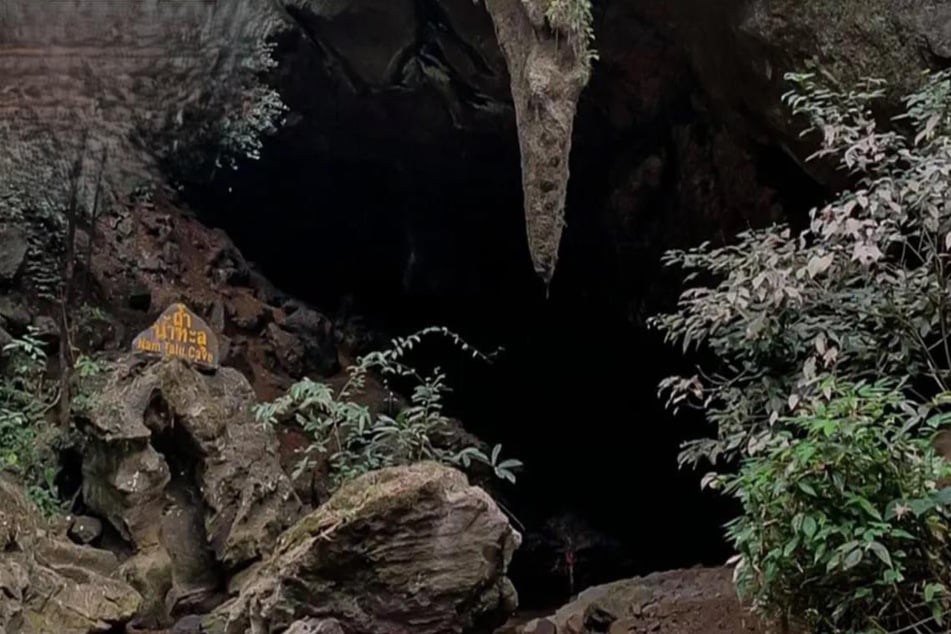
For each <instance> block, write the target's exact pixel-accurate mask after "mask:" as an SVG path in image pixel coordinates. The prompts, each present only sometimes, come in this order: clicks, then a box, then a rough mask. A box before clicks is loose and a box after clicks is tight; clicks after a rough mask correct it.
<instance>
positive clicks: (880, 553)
mask: <svg viewBox="0 0 951 634" xmlns="http://www.w3.org/2000/svg"><path fill="white" fill-rule="evenodd" d="M868 548H869V550H871V551H872V552H873V553H874V554H875V556H876V557H878V558H879V559H880V560H882V563H884V564H885V565H886V566H888V567H889V568H891V567H892V557H891V555H890V554H889V553H888V549H887V548H885V546H884V545H882V544H881V543H879V542H872V543H870V544H869V545H868Z"/></svg>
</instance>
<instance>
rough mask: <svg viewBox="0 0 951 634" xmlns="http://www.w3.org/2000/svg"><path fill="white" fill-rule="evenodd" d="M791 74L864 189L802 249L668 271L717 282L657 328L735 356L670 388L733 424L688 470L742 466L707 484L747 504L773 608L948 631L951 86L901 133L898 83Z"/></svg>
mask: <svg viewBox="0 0 951 634" xmlns="http://www.w3.org/2000/svg"><path fill="white" fill-rule="evenodd" d="M788 78H789V79H790V80H791V81H792V83H793V85H794V88H793V90H791V91H790V92H789V93H787V94H786V95H785V97H784V100H785V102H786V103H787V104H788V105H789V106H790V108H791V110H792V113H793V114H794V115H795V116H799V117H804V118H805V120H806V121H807V122H808V123H809V126H808V130H807V132H806V134H810V135H814V136H815V137H816V138H817V140H818V143H819V145H820V149H819V150H818V151H817V152H816V153H815V155H814V156H813V157H812V158H813V159H815V158H821V159H823V160H827V159H830V158H835V159H837V160H838V162H839V165H840V166H841V168H842V169H843V171H844V172H846V174H847V179H848V182H850V183H851V185H850V187H849V188H847V189H846V190H845V191H843V192H842V193H840V194H838V195H837V196H836V197H835V198H834V199H833V200H832V201H831V202H829V203H828V204H826V205H824V206H823V207H821V208H819V209H815V210H813V212H812V213H811V215H810V223H809V227H808V229H806V230H805V231H803V232H802V233H801V234H799V235H796V234H794V233H793V232H792V231H791V229H790V228H789V227H788V226H771V227H767V228H763V229H754V230H750V231H747V232H745V233H743V234H741V235H740V236H739V238H738V241H737V242H736V243H735V244H731V245H728V246H724V247H718V248H711V246H710V245H709V244H705V245H701V246H700V247H698V248H695V249H690V250H685V251H674V252H671V253H669V254H668V255H667V258H666V261H667V262H668V263H669V264H672V265H679V266H681V267H683V268H684V269H686V270H687V271H688V280H691V281H694V282H697V281H699V282H700V284H698V285H697V286H695V287H694V288H690V289H688V290H687V291H685V292H684V293H683V294H682V295H681V297H680V300H679V303H678V306H677V310H676V311H675V312H673V313H671V314H667V315H661V316H659V317H658V318H656V319H655V320H654V321H653V324H654V325H655V326H657V327H659V328H660V329H661V330H662V331H663V332H664V333H665V336H666V338H667V340H668V341H671V342H675V343H678V344H680V345H682V347H683V349H684V350H688V349H691V348H695V349H697V350H701V351H703V352H705V353H707V354H709V355H711V356H713V357H714V358H715V364H714V365H713V366H712V367H706V368H704V369H701V370H699V371H698V373H697V374H696V375H694V376H676V377H671V378H668V379H666V380H665V381H663V382H662V384H661V391H662V393H664V394H666V395H667V402H668V405H669V406H671V407H673V408H674V409H677V408H679V407H682V406H692V407H698V408H700V409H701V410H703V411H704V412H705V414H706V416H707V418H708V420H709V421H710V422H711V423H713V425H714V426H715V427H716V435H715V436H714V437H711V438H701V439H696V440H692V441H690V442H688V443H686V444H685V446H684V447H683V451H682V452H681V456H680V458H681V462H682V463H694V464H695V463H697V462H699V461H701V460H703V459H707V460H709V461H711V462H713V463H716V462H717V461H718V460H722V459H724V458H726V459H731V458H740V459H741V460H742V463H741V468H740V472H739V474H738V475H736V476H733V477H728V478H725V479H724V478H722V477H719V476H717V475H716V474H710V475H708V476H707V477H706V478H705V479H704V482H705V483H708V484H709V483H717V484H726V487H727V491H729V492H730V493H732V494H733V495H734V496H736V497H737V498H738V499H739V500H740V501H741V503H742V506H743V514H742V516H741V517H740V518H739V519H737V520H736V521H735V522H733V523H732V524H730V526H729V532H730V536H731V537H732V539H733V541H734V543H735V544H736V547H737V549H738V551H739V556H738V560H737V569H736V572H737V581H738V584H739V587H740V589H741V590H742V591H744V592H745V593H747V594H748V595H749V596H750V597H751V598H753V599H754V601H755V604H756V605H757V606H758V607H759V608H760V609H762V610H764V611H766V612H767V613H769V614H772V615H778V616H781V617H792V618H795V619H797V620H801V621H805V624H806V625H807V626H808V627H809V628H811V629H812V630H813V631H817V632H866V631H875V632H884V631H909V632H912V631H913V632H937V631H947V628H948V625H947V624H946V622H945V612H946V609H947V607H948V605H947V604H948V596H947V595H948V592H947V589H946V588H945V586H944V585H943V584H944V583H945V582H946V580H947V579H948V578H949V572H951V570H949V568H951V551H949V550H948V527H949V507H951V490H949V489H944V488H942V485H943V483H944V482H946V480H945V478H946V477H947V476H948V475H949V469H948V467H947V466H946V464H945V462H944V461H943V460H942V459H941V458H939V457H938V456H936V454H935V451H934V449H933V447H934V439H933V434H934V432H935V431H936V430H937V428H938V427H940V426H942V425H944V424H945V423H946V422H947V420H948V414H947V413H946V412H947V405H948V403H949V398H948V396H947V395H948V393H949V387H951V386H949V378H951V374H949V373H951V340H949V336H951V321H949V320H951V314H949V308H951V297H949V282H951V280H949V271H951V205H949V204H948V200H949V192H951V190H949V188H951V99H949V97H951V72H943V73H938V74H933V75H928V76H926V78H925V81H924V83H923V87H922V88H921V90H919V91H918V92H916V93H915V94H913V95H911V96H909V97H908V98H907V99H906V100H905V105H906V109H905V112H904V114H902V115H901V116H899V117H896V118H894V119H893V120H892V121H890V122H888V125H882V122H883V116H882V114H881V112H883V111H884V110H885V109H878V108H876V104H877V102H879V101H880V100H881V99H882V98H883V97H884V96H885V88H884V86H883V85H881V83H879V82H875V81H868V82H865V83H864V84H863V85H861V86H858V87H857V88H855V89H852V90H843V89H840V88H828V87H825V86H823V85H822V84H820V83H819V82H818V81H817V80H816V78H815V77H813V76H812V75H790V76H789V77H788ZM942 412H944V413H942Z"/></svg>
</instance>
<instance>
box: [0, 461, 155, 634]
mask: <svg viewBox="0 0 951 634" xmlns="http://www.w3.org/2000/svg"><path fill="white" fill-rule="evenodd" d="M47 534H48V533H47V530H46V527H45V526H44V523H43V520H42V518H41V517H40V514H39V512H38V511H37V509H36V508H35V507H34V506H33V505H32V504H31V503H30V502H28V501H27V499H26V497H25V496H24V495H23V492H22V491H21V490H19V489H18V488H17V487H16V486H14V485H13V484H12V483H10V482H9V481H7V480H5V479H4V478H3V477H2V476H0V632H8V633H9V634H91V633H92V632H106V631H114V628H117V627H121V626H122V624H124V623H126V622H128V621H129V620H130V619H131V618H132V616H133V615H134V614H135V613H136V611H137V610H138V609H139V605H140V604H141V602H142V598H141V597H140V596H139V595H138V593H136V591H135V590H133V589H132V588H131V587H130V586H129V585H127V584H125V583H123V582H121V581H119V580H117V579H115V578H114V577H113V573H114V572H115V570H116V568H117V567H118V561H117V560H116V557H115V556H114V555H112V554H111V553H108V552H105V551H100V550H96V549H93V548H88V547H85V548H84V547H80V546H76V545H74V544H71V543H69V542H66V541H61V540H58V539H53V538H51V537H48V536H47Z"/></svg>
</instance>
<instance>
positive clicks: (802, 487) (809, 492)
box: [797, 482, 816, 497]
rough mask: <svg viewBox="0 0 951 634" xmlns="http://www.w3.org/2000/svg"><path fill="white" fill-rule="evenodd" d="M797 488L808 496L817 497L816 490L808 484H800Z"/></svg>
mask: <svg viewBox="0 0 951 634" xmlns="http://www.w3.org/2000/svg"><path fill="white" fill-rule="evenodd" d="M797 486H798V487H799V490H800V491H802V492H803V493H805V494H806V495H811V496H812V497H816V490H815V489H814V488H812V485H811V484H809V483H808V482H798V483H797Z"/></svg>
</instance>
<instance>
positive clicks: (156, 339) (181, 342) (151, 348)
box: [132, 304, 218, 368]
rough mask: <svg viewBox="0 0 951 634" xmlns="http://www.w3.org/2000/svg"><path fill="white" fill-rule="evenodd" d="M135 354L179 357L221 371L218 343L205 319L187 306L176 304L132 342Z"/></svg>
mask: <svg viewBox="0 0 951 634" xmlns="http://www.w3.org/2000/svg"><path fill="white" fill-rule="evenodd" d="M132 350H133V351H134V352H139V353H142V354H148V355H152V356H158V357H175V358H178V359H183V360H185V361H190V362H192V363H194V364H195V365H199V366H202V367H205V368H217V367H218V340H217V339H216V338H215V334H214V333H213V332H212V331H211V328H209V327H208V324H206V323H205V322H204V321H203V320H202V318H201V317H199V316H198V315H196V314H195V313H193V312H192V311H190V310H189V309H188V308H187V307H186V306H185V304H172V305H171V306H169V307H168V308H166V309H165V312H164V313H162V314H161V316H159V318H158V319H157V320H156V321H155V323H154V324H152V327H151V328H149V329H148V330H146V331H145V332H143V333H141V334H140V335H139V336H138V337H136V338H135V340H133V341H132Z"/></svg>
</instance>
